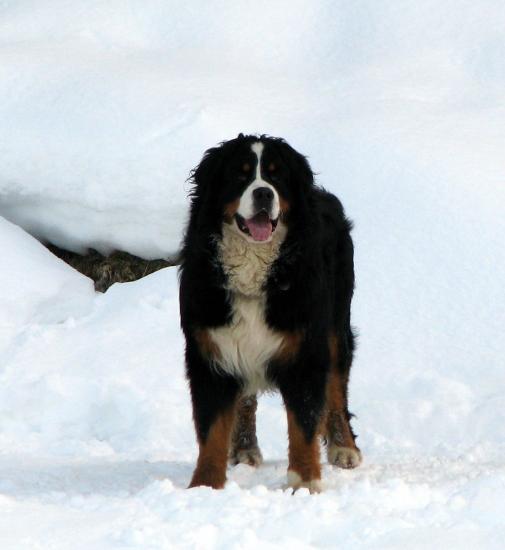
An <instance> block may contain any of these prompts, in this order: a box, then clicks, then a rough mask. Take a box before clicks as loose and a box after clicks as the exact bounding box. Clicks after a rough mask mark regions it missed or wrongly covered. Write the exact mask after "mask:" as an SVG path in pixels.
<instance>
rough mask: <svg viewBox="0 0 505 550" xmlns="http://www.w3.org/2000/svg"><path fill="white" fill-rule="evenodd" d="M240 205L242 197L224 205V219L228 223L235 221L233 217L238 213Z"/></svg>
mask: <svg viewBox="0 0 505 550" xmlns="http://www.w3.org/2000/svg"><path fill="white" fill-rule="evenodd" d="M239 206H240V199H236V200H234V201H233V202H229V203H228V204H226V205H225V207H224V221H225V222H226V223H228V224H232V223H233V218H234V217H235V214H236V213H237V210H238V207H239Z"/></svg>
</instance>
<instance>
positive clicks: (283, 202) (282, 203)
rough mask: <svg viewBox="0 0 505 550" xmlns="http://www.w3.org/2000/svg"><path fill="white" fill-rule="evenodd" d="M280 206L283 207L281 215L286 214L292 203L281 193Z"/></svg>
mask: <svg viewBox="0 0 505 550" xmlns="http://www.w3.org/2000/svg"><path fill="white" fill-rule="evenodd" d="M279 207H280V209H281V216H285V215H286V214H287V213H288V212H289V208H290V204H289V202H288V201H287V200H286V199H285V198H284V197H282V196H281V195H279Z"/></svg>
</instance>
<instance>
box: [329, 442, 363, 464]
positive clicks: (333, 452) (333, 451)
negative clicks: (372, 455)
mask: <svg viewBox="0 0 505 550" xmlns="http://www.w3.org/2000/svg"><path fill="white" fill-rule="evenodd" d="M327 456H328V464H333V465H334V466H339V467H340V468H346V469H350V468H356V467H357V466H359V465H360V464H361V461H362V457H361V451H360V450H359V449H357V448H354V449H353V448H351V447H339V446H338V445H328V449H327Z"/></svg>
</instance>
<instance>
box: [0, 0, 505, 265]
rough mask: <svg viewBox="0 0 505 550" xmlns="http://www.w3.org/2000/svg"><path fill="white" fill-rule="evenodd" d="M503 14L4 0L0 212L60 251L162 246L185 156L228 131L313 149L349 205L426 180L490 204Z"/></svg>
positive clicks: (173, 239) (171, 239)
mask: <svg viewBox="0 0 505 550" xmlns="http://www.w3.org/2000/svg"><path fill="white" fill-rule="evenodd" d="M504 25H505V8H504V7H503V5H502V3H501V2H496V1H495V2H493V1H482V2H470V1H464V2H461V1H456V0H448V1H445V2H437V1H435V0H430V1H426V2H422V3H419V2H415V1H412V2H402V5H401V7H400V6H399V5H398V3H397V2H394V1H388V2H381V3H380V5H379V4H376V3H373V2H368V3H367V2H365V3H353V2H351V3H349V2H329V1H324V0H321V1H319V2H306V1H303V0H297V1H296V2H292V1H291V2H277V3H275V5H272V4H271V3H268V2H266V3H265V2H260V4H255V5H254V6H253V5H250V4H248V3H246V2H226V1H222V2H217V3H213V4H212V6H211V5H209V4H207V3H205V2H190V3H188V4H187V5H185V6H181V5H180V3H179V2H161V1H155V2H149V3H147V4H146V3H145V2H141V1H139V0H129V1H127V2H116V1H113V2H107V3H106V4H104V3H103V2H99V1H98V0H95V1H90V2H87V3H86V5H82V4H80V3H75V2H68V1H66V0H57V1H55V2H48V3H40V2H23V3H7V4H5V5H3V6H2V7H1V8H0V120H1V125H0V151H1V162H0V196H1V201H0V214H1V215H3V216H5V217H7V218H8V219H10V220H11V221H14V222H15V223H18V224H20V225H22V226H23V227H24V228H26V229H27V230H28V231H30V232H31V233H32V234H34V235H36V236H38V237H39V238H42V239H48V240H51V241H53V242H54V243H55V244H59V245H61V246H64V247H67V248H71V249H74V250H75V251H80V250H82V249H83V248H86V247H88V246H93V247H95V248H97V249H99V250H101V251H103V252H106V251H107V250H110V249H111V248H118V249H123V250H127V251H129V252H131V253H133V254H137V255H141V256H144V257H146V258H152V257H160V256H161V257H164V256H167V255H171V254H173V253H174V252H175V251H176V249H177V248H178V245H179V241H180V237H181V231H182V227H183V223H184V219H185V213H186V194H187V191H188V186H187V184H185V180H186V178H187V176H188V173H189V171H190V170H191V168H192V167H193V166H195V164H196V163H197V162H198V161H199V159H200V158H201V155H202V153H203V151H204V150H205V149H206V148H207V147H209V146H212V145H214V144H215V143H217V142H219V141H221V140H223V139H227V138H230V137H234V136H235V135H236V134H237V133H238V132H240V131H244V132H263V133H270V134H272V135H281V136H284V137H286V138H287V139H288V140H289V141H290V142H292V143H293V145H294V146H295V147H298V148H299V149H300V150H301V151H302V152H304V153H305V154H308V155H310V156H311V158H312V161H313V165H314V169H315V170H316V171H318V172H320V174H321V176H320V181H321V183H323V184H324V185H325V186H327V187H329V188H330V189H333V190H335V191H338V192H339V193H340V194H341V195H343V198H344V200H345V202H346V203H347V204H350V206H351V207H352V208H351V212H352V214H353V216H354V217H356V218H357V219H358V220H359V219H364V216H366V215H367V214H368V212H369V208H367V205H366V201H367V198H369V197H372V196H373V194H374V193H380V195H382V196H384V197H387V198H388V199H389V201H388V202H389V203H391V202H392V203H393V204H394V202H395V201H397V200H399V199H400V198H401V197H398V196H397V195H396V193H397V187H398V186H402V187H404V186H405V187H406V188H407V190H408V191H409V194H410V191H411V189H410V187H411V186H414V185H415V186H416V187H418V188H419V190H420V192H422V190H423V188H424V187H425V186H426V184H427V182H432V185H433V187H435V186H436V187H437V188H438V192H439V193H440V194H441V200H442V201H445V202H447V203H452V202H453V201H454V199H455V198H456V197H458V202H459V201H463V200H467V201H468V202H469V203H470V204H475V205H477V206H478V207H479V208H486V209H488V210H489V209H490V210H491V211H493V207H494V206H495V205H496V203H497V200H498V197H495V195H496V194H497V193H499V198H500V200H503V199H504V198H505V197H504V193H505V192H504V191H503V188H504V186H503V184H502V182H503V168H502V162H501V157H502V145H503V142H504V139H505V109H504V107H503V102H502V97H503V89H504V82H505V68H504V65H503V59H504V58H505V41H504V38H503V28H504ZM381 176H385V177H381ZM490 195H492V200H491V204H489V200H488V197H489V196H490Z"/></svg>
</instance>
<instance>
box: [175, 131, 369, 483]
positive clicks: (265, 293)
mask: <svg viewBox="0 0 505 550" xmlns="http://www.w3.org/2000/svg"><path fill="white" fill-rule="evenodd" d="M190 181H191V182H192V184H193V187H192V191H191V209H190V216H189V223H188V226H187V230H186V234H185V238H184V243H183V250H182V257H181V260H182V263H181V268H180V308H181V326H182V329H183V332H184V335H185V338H186V355H185V357H186V373H187V377H188V380H189V385H190V390H191V398H192V404H193V418H194V423H195V428H196V435H197V439H198V443H199V456H198V462H197V465H196V469H195V471H194V473H193V477H192V479H191V482H190V485H189V486H190V487H195V486H199V485H207V486H210V487H213V488H215V489H219V488H222V487H223V486H224V484H225V481H226V467H227V462H228V459H229V458H231V459H232V461H233V462H235V463H238V462H245V463H249V464H252V465H258V464H259V463H261V460H262V458H261V452H260V450H259V448H258V444H257V439H256V433H255V413H256V394H257V393H258V392H263V391H265V390H267V391H269V390H279V391H280V393H281V395H282V398H283V401H284V404H285V407H286V412H287V423H288V437H289V466H288V472H287V479H288V487H292V489H293V490H294V491H295V490H296V489H298V488H300V487H306V488H308V489H309V491H310V492H311V493H312V492H319V491H320V490H321V464H320V448H319V446H320V438H322V439H323V440H324V441H325V442H326V445H327V457H328V461H329V463H330V464H334V465H336V466H340V467H342V468H354V467H356V466H357V465H359V463H360V462H361V453H360V451H359V449H358V448H357V446H356V444H355V435H354V433H353V431H352V429H351V426H350V423H349V421H350V417H351V415H350V413H349V410H348V398H347V386H348V381H349V372H350V368H351V362H352V358H353V350H354V335H353V332H352V329H351V324H350V309H351V299H352V295H353V289H354V266H353V243H352V240H351V236H350V231H351V223H350V221H349V220H348V219H347V218H346V217H345V214H344V210H343V208H342V205H341V203H340V201H339V200H338V199H337V198H336V197H335V196H334V195H332V194H330V193H328V192H327V191H324V190H323V189H321V188H320V187H317V186H316V185H315V184H314V177H313V173H312V170H311V168H310V166H309V163H308V161H307V159H306V158H305V157H304V156H303V155H301V154H300V153H298V152H297V151H295V150H294V149H293V148H292V147H291V146H290V145H289V144H288V143H287V142H286V141H284V140H283V139H280V138H273V137H268V136H264V135H262V136H259V137H258V136H253V135H247V136H245V135H243V134H240V135H239V136H238V137H237V138H235V139H232V140H230V141H225V142H223V143H221V144H220V145H219V146H217V147H214V148H212V149H209V150H208V151H206V153H205V154H204V156H203V159H202V160H201V162H200V164H199V165H198V166H197V167H196V168H195V169H194V170H193V171H192V172H191V176H190Z"/></svg>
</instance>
